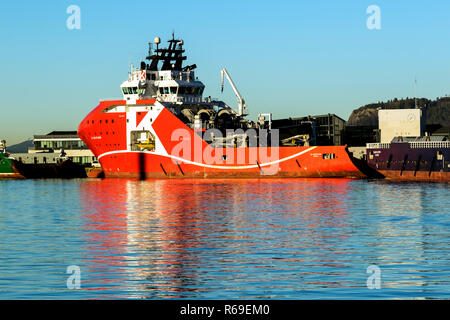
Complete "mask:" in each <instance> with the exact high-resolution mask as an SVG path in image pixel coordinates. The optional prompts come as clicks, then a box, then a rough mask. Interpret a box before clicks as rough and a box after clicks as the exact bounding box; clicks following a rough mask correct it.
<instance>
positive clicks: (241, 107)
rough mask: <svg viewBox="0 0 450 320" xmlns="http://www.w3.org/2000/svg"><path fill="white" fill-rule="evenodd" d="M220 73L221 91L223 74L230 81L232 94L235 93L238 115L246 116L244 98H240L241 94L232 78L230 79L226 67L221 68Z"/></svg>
mask: <svg viewBox="0 0 450 320" xmlns="http://www.w3.org/2000/svg"><path fill="white" fill-rule="evenodd" d="M221 74H222V92H223V85H224V83H223V82H224V76H226V77H227V79H228V81H229V82H230V85H231V87H232V88H233V91H234V94H235V95H236V97H237V99H238V106H239V109H238V116H246V115H247V114H248V113H247V104H246V103H245V100H244V98H242V96H241V94H240V93H239V91H238V89H237V88H236V85H235V84H234V82H233V80H231V77H230V75H229V73H228V71H227V69H225V68H223V69H222V70H221Z"/></svg>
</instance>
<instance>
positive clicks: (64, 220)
mask: <svg viewBox="0 0 450 320" xmlns="http://www.w3.org/2000/svg"><path fill="white" fill-rule="evenodd" d="M0 194H1V198H0V199H1V202H0V299H110V298H113V299H116V298H119V299H121V298H135V299H141V298H148V299H161V298H177V299H181V298H189V299H260V298H265V299H397V298H402V299H411V298H421V299H422V298H445V299H449V298H450V184H437V183H436V184H434V183H421V184H419V183H392V182H386V181H366V180H341V179H306V180H305V179H284V180H196V181H194V180H150V181H134V180H114V179H112V180H89V179H85V180H25V181H0ZM73 265H75V266H78V267H79V269H80V276H81V279H80V286H81V288H80V289H68V287H67V279H68V278H69V277H70V276H71V274H68V273H66V271H67V267H68V266H73ZM370 265H375V266H378V267H379V268H380V286H381V288H380V289H372V290H370V289H368V286H367V279H368V277H369V276H370V275H372V273H370V274H369V273H367V268H368V267H369V266H370ZM72 283H74V282H71V281H69V284H72ZM370 283H372V284H373V283H374V282H370Z"/></svg>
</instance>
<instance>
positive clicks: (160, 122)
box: [78, 100, 365, 179]
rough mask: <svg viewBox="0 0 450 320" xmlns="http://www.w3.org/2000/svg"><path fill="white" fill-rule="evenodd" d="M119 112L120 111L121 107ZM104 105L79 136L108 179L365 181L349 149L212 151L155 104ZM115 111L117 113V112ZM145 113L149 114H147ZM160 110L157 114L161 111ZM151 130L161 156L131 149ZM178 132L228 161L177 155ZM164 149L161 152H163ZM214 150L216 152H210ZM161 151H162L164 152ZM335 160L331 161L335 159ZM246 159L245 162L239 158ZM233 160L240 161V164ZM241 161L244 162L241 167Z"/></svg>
mask: <svg viewBox="0 0 450 320" xmlns="http://www.w3.org/2000/svg"><path fill="white" fill-rule="evenodd" d="M118 106H119V108H116V107H118ZM121 106H127V105H126V101H122V100H121V101H106V102H101V103H100V105H99V106H98V107H97V108H95V109H94V110H93V111H92V112H91V113H90V114H89V115H88V116H87V117H86V118H85V119H84V120H83V121H82V122H81V124H80V125H79V128H78V135H79V136H80V138H81V139H82V140H83V141H84V142H85V143H86V145H87V146H88V147H89V148H90V149H91V150H92V152H93V153H94V155H95V156H96V157H97V158H98V159H99V161H100V163H101V165H102V168H103V172H104V175H105V177H117V178H140V179H148V178H163V179H167V178H277V177H285V178H299V177H302V178H330V177H333V178H363V177H365V175H364V174H363V173H362V172H361V171H360V170H359V169H358V167H357V166H356V165H355V164H354V161H353V159H352V156H351V155H350V154H349V153H348V150H347V148H346V146H313V147H307V146H304V147H255V148H251V147H242V148H220V149H221V150H218V149H217V148H212V147H211V146H210V145H209V144H207V143H206V142H205V141H203V140H202V138H201V137H200V136H198V135H197V134H196V133H195V132H194V131H193V130H192V129H190V128H188V127H187V126H186V125H185V124H184V123H183V122H181V121H180V120H179V119H178V118H177V117H176V116H175V115H173V114H172V113H171V112H170V111H169V110H168V109H166V108H164V107H163V106H162V105H160V104H158V103H157V102H156V101H155V100H138V101H137V102H136V104H135V105H132V106H131V107H129V106H127V108H125V107H124V109H123V110H125V111H123V112H121V111H120V110H122V109H120V107H121ZM114 108H116V109H114ZM143 108H144V109H143ZM145 108H146V109H145ZM110 110H115V111H114V112H110ZM156 110H157V111H156ZM142 128H144V129H145V130H148V129H149V128H150V129H151V130H152V132H154V133H155V136H157V139H158V141H157V148H156V152H152V151H136V150H134V151H133V150H131V149H130V147H129V138H127V137H128V136H129V134H130V132H133V130H142ZM177 129H181V130H184V131H185V132H188V135H189V136H188V137H187V140H190V143H191V144H192V154H194V149H193V148H194V145H195V144H197V145H201V148H202V152H208V151H211V150H212V151H211V152H212V153H213V154H214V153H218V152H219V151H220V154H223V155H225V154H226V155H227V157H226V158H224V159H223V160H220V161H215V162H213V163H211V162H208V161H204V160H203V159H200V160H196V159H192V158H191V157H188V156H184V155H181V156H180V155H175V154H174V153H173V152H172V150H174V149H175V148H176V146H177V144H179V143H180V142H179V141H174V139H171V138H172V137H173V132H174V131H175V130H177ZM158 148H159V149H158ZM209 149H211V150H209ZM158 150H163V151H164V152H160V151H158ZM330 155H332V156H331V157H330ZM239 156H241V157H239ZM234 159H241V161H239V162H238V161H237V160H234ZM242 159H245V160H244V161H242Z"/></svg>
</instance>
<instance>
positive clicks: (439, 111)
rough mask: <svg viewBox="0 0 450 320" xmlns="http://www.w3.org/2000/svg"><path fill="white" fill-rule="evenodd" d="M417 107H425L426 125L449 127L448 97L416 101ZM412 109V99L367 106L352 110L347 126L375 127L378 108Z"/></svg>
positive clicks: (449, 108) (449, 110)
mask: <svg viewBox="0 0 450 320" xmlns="http://www.w3.org/2000/svg"><path fill="white" fill-rule="evenodd" d="M417 105H418V106H419V107H423V106H426V107H427V124H440V125H441V126H443V127H450V97H445V98H438V99H436V100H428V99H425V98H421V99H417ZM414 107H415V102H414V98H406V99H402V100H398V99H394V100H391V101H388V102H378V103H372V104H368V105H366V106H364V107H361V108H359V109H356V110H353V112H352V114H351V115H350V118H349V119H348V122H347V126H377V125H378V112H377V111H378V110H377V109H378V108H382V109H409V108H414Z"/></svg>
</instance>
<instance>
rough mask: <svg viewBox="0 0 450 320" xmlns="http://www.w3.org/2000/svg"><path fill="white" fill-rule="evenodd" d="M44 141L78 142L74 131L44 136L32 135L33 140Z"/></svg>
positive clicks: (56, 132) (55, 132)
mask: <svg viewBox="0 0 450 320" xmlns="http://www.w3.org/2000/svg"><path fill="white" fill-rule="evenodd" d="M45 139H52V140H54V139H74V140H79V139H80V137H78V134H77V132H76V131H52V132H50V133H47V134H44V135H34V140H45Z"/></svg>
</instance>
